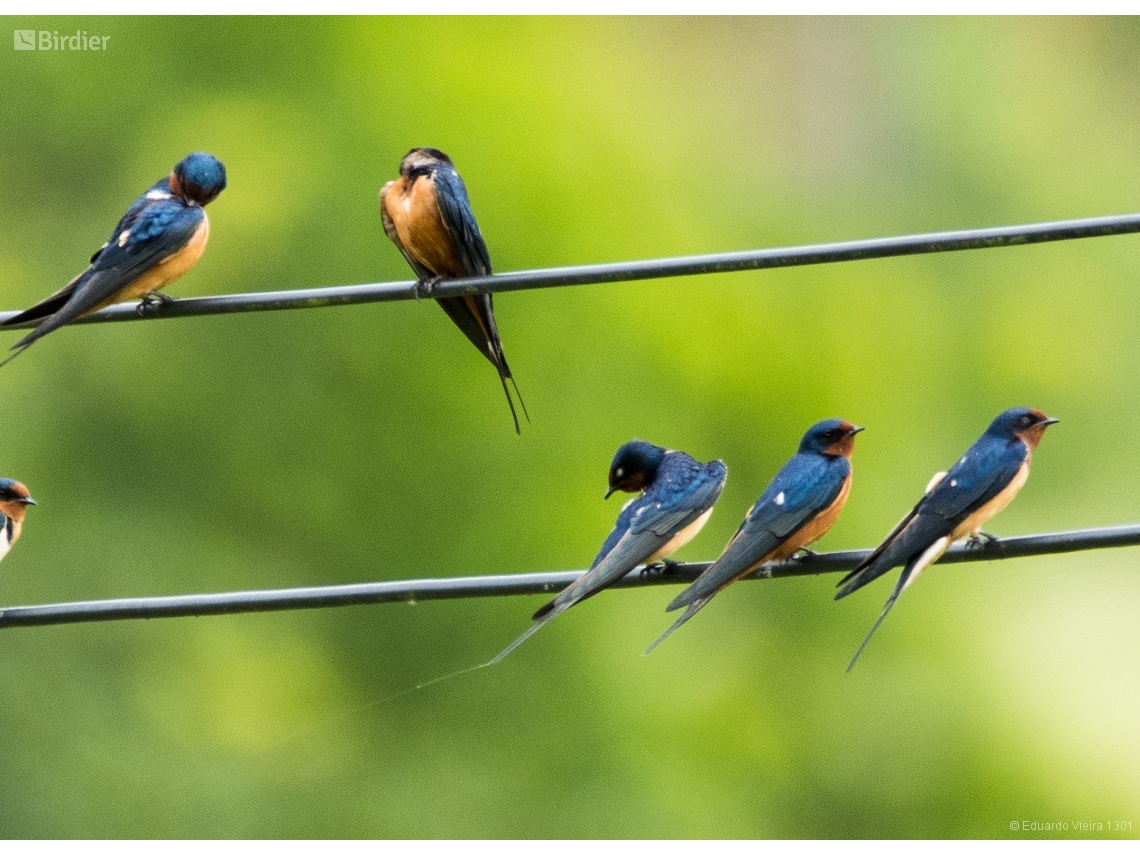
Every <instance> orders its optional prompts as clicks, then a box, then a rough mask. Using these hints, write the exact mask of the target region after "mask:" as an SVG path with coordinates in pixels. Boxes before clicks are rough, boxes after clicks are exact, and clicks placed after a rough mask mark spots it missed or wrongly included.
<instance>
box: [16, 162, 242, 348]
mask: <svg viewBox="0 0 1140 855" xmlns="http://www.w3.org/2000/svg"><path fill="white" fill-rule="evenodd" d="M225 188H226V168H225V167H224V166H222V163H221V161H220V160H218V159H217V158H216V157H214V156H213V155H210V154H206V153H204V152H200V151H196V152H194V153H193V154H188V155H186V157H184V158H182V160H180V161H178V163H177V164H176V165H175V167H174V171H173V172H171V173H170V175H169V177H167V178H162V179H159V181H158V182H157V183H155V185H154V186H153V187H151V188H150V189H149V190H147V191H146V192H145V193H143V194H142V195H141V196H139V197H138V198H137V199H135V201H134V202H132V203H131V206H130V207H129V208H127V212H126V213H125V214H123V218H122V219H121V220H119V224H118V225H117V226H115V231H113V232H112V233H111V237H110V238H109V239H108V240H107V242H106V243H105V244H103V245H102V246H101V247H99V249H98V250H96V251H95V254H94V255H92V256H91V266H90V267H88V268H87V269H86V270H85V271H83V272H82V273H80V274H79V275H78V276H76V277H75V278H74V279H72V280H71V281H70V282H68V283H67V284H66V285H65V286H63V288H61V289H60V290H59V291H56V292H55V293H54V294H52V295H51V296H50V297H47V298H45V299H43V300H41V301H40V302H38V303H36V305H34V306H32V307H31V308H30V309H27V310H25V311H23V312H21V313H20V314H18V315H16V316H15V317H13V318H9V319H8V320H6V321H4V322H3V323H2V324H0V326H12V325H14V324H20V323H23V322H24V321H32V320H36V319H37V318H44V319H45V320H44V321H43V323H41V324H40V325H39V326H38V327H36V328H35V329H34V330H32V331H31V332H30V333H28V335H26V336H24V337H23V338H22V339H20V340H19V341H18V342H16V343H15V344H14V345H12V350H15V351H16V353H15V354H13V355H12V356H10V357H8V360H5V361H10V360H12V359H14V358H15V357H16V356H18V355H19V354H20V353H23V351H24V350H26V349H27V348H28V347H29V346H31V344H32V343H33V342H34V341H36V340H37V339H39V338H42V337H43V336H45V335H47V334H48V333H49V332H52V331H53V330H56V329H58V328H59V327H61V326H63V325H64V324H66V323H70V322H71V321H74V320H75V319H77V318H80V317H82V316H83V315H86V314H89V313H90V312H94V311H95V310H97V309H101V308H103V307H104V306H109V305H111V304H112V303H120V302H122V301H124V300H133V299H137V298H140V297H141V298H142V299H143V301H144V302H147V301H152V300H156V299H162V300H166V299H169V298H167V297H164V296H162V295H161V294H159V289H160V288H163V287H165V286H166V285H169V284H170V283H171V282H173V281H174V280H175V279H177V278H178V277H180V276H182V275H183V274H184V273H186V272H187V271H188V270H189V269H190V268H191V267H193V266H194V265H195V263H197V261H198V259H199V258H200V257H201V255H202V250H204V249H205V248H206V239H207V238H208V237H209V235H210V221H209V220H208V219H207V218H206V212H205V211H204V210H203V207H204V206H205V205H208V204H209V203H210V202H212V201H213V200H214V199H215V198H216V197H217V195H218V194H219V193H221V192H222V191H223V190H224V189H225ZM0 364H3V363H0Z"/></svg>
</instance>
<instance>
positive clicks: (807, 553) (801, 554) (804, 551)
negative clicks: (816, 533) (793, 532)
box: [792, 546, 819, 561]
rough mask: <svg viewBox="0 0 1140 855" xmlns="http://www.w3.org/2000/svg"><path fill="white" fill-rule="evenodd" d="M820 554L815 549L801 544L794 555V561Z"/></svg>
mask: <svg viewBox="0 0 1140 855" xmlns="http://www.w3.org/2000/svg"><path fill="white" fill-rule="evenodd" d="M818 555H819V553H818V552H816V551H815V550H814V549H808V548H807V547H806V546H801V547H800V548H799V549H797V550H796V551H795V554H794V555H792V560H793V561H803V560H804V559H805V558H816V557H817V556H818Z"/></svg>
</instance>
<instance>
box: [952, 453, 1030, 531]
mask: <svg viewBox="0 0 1140 855" xmlns="http://www.w3.org/2000/svg"><path fill="white" fill-rule="evenodd" d="M1028 478H1029V458H1028V457H1026V458H1025V462H1024V463H1022V464H1021V468H1020V469H1018V470H1017V474H1016V475H1014V476H1013V478H1012V479H1011V480H1010V482H1009V483H1008V484H1007V485H1006V486H1005V488H1004V489H1003V490H1002V491H1001V492H1000V493H998V494H997V495H996V496H994V497H993V498H992V499H990V500H989V501H988V502H986V503H985V504H984V505H982V506H981V507H980V508H978V509H977V510H976V511H974V512H973V513H972V514H970V515H969V516H968V517H966V518H965V519H964V520H962V522H960V523H958V525H957V527H956V528H955V529H954V531H953V532H952V533H951V535H950V537H951V539H952V540H958V538H961V537H965V536H966V535H968V534H977V533H978V531H980V530H981V528H982V526H984V525H985V524H986V523H988V522H989V521H990V520H992V519H993V518H994V517H995V516H997V514H998V513H1000V512H1001V511H1002V510H1004V509H1005V506H1006V505H1008V504H1009V503H1010V502H1012V501H1013V498H1014V496H1016V495H1017V494H1018V493H1019V492H1021V488H1022V487H1024V486H1025V481H1026V479H1028Z"/></svg>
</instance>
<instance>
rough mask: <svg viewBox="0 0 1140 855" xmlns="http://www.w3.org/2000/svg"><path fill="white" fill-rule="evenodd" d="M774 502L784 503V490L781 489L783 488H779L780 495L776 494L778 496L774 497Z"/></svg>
mask: <svg viewBox="0 0 1140 855" xmlns="http://www.w3.org/2000/svg"><path fill="white" fill-rule="evenodd" d="M776 504H777V505H782V504H784V491H783V490H781V491H780V495H778V496H777V497H776Z"/></svg>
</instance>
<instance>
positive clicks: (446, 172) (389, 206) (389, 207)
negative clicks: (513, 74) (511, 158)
mask: <svg viewBox="0 0 1140 855" xmlns="http://www.w3.org/2000/svg"><path fill="white" fill-rule="evenodd" d="M380 219H381V220H382V221H383V223H384V233H385V234H387V235H388V237H389V238H390V239H391V240H392V243H394V244H396V248H397V249H399V250H400V252H401V253H403V256H404V258H406V259H407V260H408V264H410V265H411V266H412V270H414V271H415V273H416V276H417V278H418V280H419V283H420V284H434V283H435V282H436V281H438V280H439V279H445V278H462V277H467V276H490V275H491V256H490V254H488V252H487V244H486V243H484V242H483V235H482V234H481V233H480V232H479V224H478V223H477V222H475V214H474V213H473V212H472V210H471V200H470V199H469V198H467V187H466V186H465V185H464V184H463V179H462V178H460V177H459V173H458V172H456V171H455V167H454V166H452V164H451V158H449V157H448V156H447V155H446V154H444V153H443V152H442V151H440V150H439V149H435V148H413V149H412V150H411V151H409V152H408V153H407V154H406V155H404V159H403V160H402V161H401V162H400V177H399V178H398V179H397V180H395V181H389V182H388V183H387V184H385V185H384V186H383V187H382V188H381V189H380ZM436 302H437V303H439V305H440V307H441V308H442V309H443V310H444V311H445V312H447V314H448V317H450V318H451V319H452V320H453V321H455V325H456V326H458V327H459V329H461V330H462V331H463V334H464V335H465V336H467V338H468V339H470V340H471V343H472V344H474V345H475V347H477V348H478V349H479V352H480V353H482V354H483V355H484V356H485V357H487V359H488V360H490V362H491V364H492V365H494V366H495V369H496V370H497V371H498V372H499V381H500V382H501V383H502V384H503V392H504V394H506V396H507V405H508V406H509V407H510V408H511V418H513V419H514V421H515V433H521V431H520V430H519V417H518V414H517V413H516V412H515V403H514V401H513V400H512V399H511V393H510V391H509V390H508V389H507V381H508V380H510V381H511V385H513V386H514V387H515V395H517V396H518V399H519V405H520V406H522V411H523V415H525V416H527V421H530V416H529V415H527V412H526V404H524V403H523V399H522V395H520V394H519V387H518V384H517V383H515V380H514V377H513V376H512V375H511V369H510V368H509V367H507V358H506V357H505V356H504V355H503V340H502V339H501V338H499V328H498V326H497V325H496V324H495V313H494V311H493V309H492V306H491V295H490V294H472V295H468V296H465V297H443V298H441V299H439V300H436Z"/></svg>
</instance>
